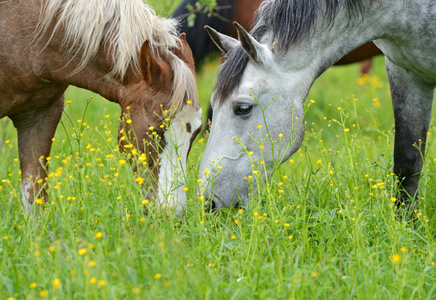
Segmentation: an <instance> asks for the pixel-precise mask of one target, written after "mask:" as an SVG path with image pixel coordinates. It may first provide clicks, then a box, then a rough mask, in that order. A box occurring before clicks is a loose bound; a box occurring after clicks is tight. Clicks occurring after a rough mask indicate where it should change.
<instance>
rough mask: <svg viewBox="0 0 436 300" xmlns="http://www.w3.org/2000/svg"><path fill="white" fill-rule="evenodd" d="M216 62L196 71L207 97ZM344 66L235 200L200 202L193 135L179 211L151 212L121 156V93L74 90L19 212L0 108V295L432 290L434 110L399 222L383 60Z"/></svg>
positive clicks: (242, 295) (326, 79) (13, 149)
mask: <svg viewBox="0 0 436 300" xmlns="http://www.w3.org/2000/svg"><path fill="white" fill-rule="evenodd" d="M216 67H217V63H208V64H206V66H205V68H204V70H203V72H202V73H200V74H198V86H199V91H200V97H201V101H202V106H203V110H204V111H206V107H207V103H208V101H209V95H210V92H211V88H212V85H211V82H212V81H213V77H214V73H215V71H216ZM357 69H358V67H357V66H346V67H336V68H332V69H330V70H329V71H328V72H327V73H326V74H324V75H322V76H321V77H320V78H319V79H318V80H317V82H316V83H315V85H314V87H313V88H312V91H311V93H310V95H309V97H308V99H307V101H306V108H307V112H306V121H307V124H306V136H305V141H304V143H303V147H302V148H301V149H300V150H299V151H298V152H297V153H296V154H295V155H294V156H293V157H292V158H291V159H290V160H288V161H286V162H284V164H283V165H282V166H281V167H280V168H279V169H278V170H277V171H276V172H275V173H274V174H273V176H272V177H270V178H269V179H268V181H267V182H266V183H264V184H263V183H261V181H259V178H260V177H259V176H260V172H263V169H262V164H260V162H259V164H258V165H257V169H256V171H258V173H253V175H252V176H251V178H247V179H246V180H249V181H251V182H254V181H257V182H259V183H260V188H259V190H257V191H256V190H253V191H251V193H252V196H253V197H252V200H251V202H250V203H249V204H248V206H247V207H243V208H236V209H230V208H227V209H222V210H220V211H219V212H217V213H205V212H204V209H203V203H204V199H200V198H199V197H198V196H197V194H196V185H197V177H198V167H199V162H200V159H201V154H202V152H203V150H204V147H205V143H206V142H207V134H205V135H203V134H202V135H201V136H199V137H198V138H197V141H196V142H195V144H194V145H193V147H192V151H191V155H190V158H189V162H188V165H189V174H188V175H187V178H188V179H187V182H186V186H187V187H188V192H187V193H188V199H189V201H188V208H187V212H186V217H185V218H184V220H180V219H177V218H175V217H174V216H172V215H171V214H167V212H165V211H156V210H155V209H154V205H153V204H152V202H151V201H148V200H149V199H144V197H143V196H142V195H141V190H142V189H143V185H140V184H138V183H136V182H135V178H136V174H134V172H133V171H132V169H131V168H129V166H128V164H123V162H122V160H126V156H125V155H121V154H120V153H119V151H118V146H117V142H116V130H117V124H118V117H119V108H118V106H117V105H115V104H113V103H109V102H108V101H105V100H102V99H101V97H100V96H97V95H92V94H91V93H89V92H87V91H83V90H79V89H76V88H70V89H69V90H68V91H67V95H66V99H67V100H68V101H67V104H66V108H65V112H64V116H63V118H62V124H61V125H60V126H59V127H58V130H57V132H56V136H55V141H54V145H53V149H52V153H51V160H50V176H49V179H48V185H49V196H50V202H49V203H47V204H46V205H43V206H45V209H38V214H37V218H34V217H33V216H29V215H25V214H24V213H23V205H22V204H21V200H20V199H21V194H20V192H19V185H20V174H19V171H18V170H19V163H18V161H17V157H18V152H17V146H16V133H15V130H14V128H13V126H12V124H10V122H7V121H6V120H2V121H1V122H2V124H0V125H2V126H3V124H6V125H5V126H6V128H7V129H6V130H4V131H2V136H1V137H0V138H1V139H2V140H1V141H0V142H1V144H2V147H1V148H0V154H1V155H0V157H1V159H0V166H1V167H0V207H1V210H0V256H1V259H0V275H1V280H2V283H3V284H2V285H0V298H1V299H6V298H8V297H16V298H17V299H24V298H29V299H34V298H40V297H42V296H46V297H47V298H50V299H54V298H58V299H65V298H67V299H76V298H77V299H84V298H86V299H123V298H127V299H144V298H150V299H230V298H234V299H266V298H272V299H284V298H290V299H292V298H294V299H332V298H334V299H349V298H363V299H386V298H389V299H403V298H418V299H425V298H427V299H432V298H434V297H435V295H436V265H435V263H436V257H435V254H436V241H435V237H436V232H435V228H436V226H435V225H436V216H435V212H436V199H435V198H436V196H435V195H436V193H435V192H436V184H435V181H434V177H435V175H436V149H435V148H434V141H435V138H434V136H435V134H436V127H435V126H436V123H435V122H434V120H433V123H432V126H431V129H430V133H429V136H428V138H429V141H428V151H427V153H426V159H425V163H424V172H423V177H422V180H421V182H420V183H421V184H420V190H419V192H420V203H419V210H418V211H417V216H418V219H417V221H416V223H415V224H410V223H408V222H407V221H406V219H401V218H398V217H397V216H396V215H397V214H398V212H397V211H396V210H395V208H394V205H393V204H392V203H393V202H392V201H391V198H393V197H394V196H395V181H396V180H395V177H394V176H392V174H391V170H392V164H393V162H392V149H393V141H394V136H393V130H392V128H393V116H392V112H391V111H392V107H391V104H390V96H389V89H388V83H387V80H386V76H385V75H384V71H383V62H382V59H380V58H379V59H377V60H376V64H375V73H374V74H372V75H371V76H367V77H361V76H360V75H359V74H358V71H357ZM91 97H92V98H91ZM311 100H312V101H311ZM256 131H257V128H253V132H256ZM120 162H121V163H120ZM144 184H146V183H144ZM146 211H147V213H145V212H146ZM400 214H401V213H400Z"/></svg>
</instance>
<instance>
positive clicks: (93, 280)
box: [89, 277, 97, 284]
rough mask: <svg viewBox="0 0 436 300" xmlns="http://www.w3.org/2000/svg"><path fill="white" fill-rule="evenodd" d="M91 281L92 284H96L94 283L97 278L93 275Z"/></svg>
mask: <svg viewBox="0 0 436 300" xmlns="http://www.w3.org/2000/svg"><path fill="white" fill-rule="evenodd" d="M89 282H90V283H92V284H94V283H96V282H97V278H95V277H92V278H91V279H90V280H89Z"/></svg>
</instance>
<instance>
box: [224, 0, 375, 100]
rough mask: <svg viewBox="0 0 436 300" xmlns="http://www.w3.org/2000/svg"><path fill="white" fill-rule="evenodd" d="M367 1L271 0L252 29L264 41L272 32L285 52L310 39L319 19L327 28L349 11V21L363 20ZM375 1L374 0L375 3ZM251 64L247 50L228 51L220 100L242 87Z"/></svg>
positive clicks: (259, 14) (259, 13)
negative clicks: (339, 16) (242, 81)
mask: <svg viewBox="0 0 436 300" xmlns="http://www.w3.org/2000/svg"><path fill="white" fill-rule="evenodd" d="M363 1H364V0H269V1H265V2H263V3H262V5H261V7H260V8H259V12H258V16H257V21H256V24H255V26H254V28H253V30H252V31H251V34H252V36H253V37H254V38H255V39H256V40H260V39H261V38H262V36H263V35H264V34H265V33H266V32H267V31H268V32H272V35H273V41H275V42H276V43H277V44H276V45H275V48H274V49H275V51H276V53H278V54H282V53H285V52H286V51H287V50H288V48H289V46H290V45H291V44H295V43H299V42H301V41H302V40H304V39H307V38H309V37H310V36H311V35H312V34H313V31H314V29H315V27H316V25H317V24H318V22H319V21H322V22H323V26H324V28H325V29H328V28H329V27H331V26H332V24H333V22H334V20H335V18H336V16H337V15H338V14H339V13H340V12H341V11H342V10H344V9H345V10H347V12H348V17H349V20H350V21H351V20H354V19H359V17H360V16H361V15H362V11H363V9H364V5H363ZM371 1H372V0H370V2H371ZM247 63H248V56H247V54H246V52H245V51H244V50H243V49H242V48H241V47H240V46H238V47H236V48H235V49H233V50H232V51H231V52H229V53H228V57H227V60H226V61H225V62H224V64H223V65H222V66H221V69H220V70H219V72H218V77H217V82H216V85H215V99H216V100H217V101H218V103H222V102H224V100H225V99H227V98H228V97H229V95H230V94H231V93H232V92H233V91H234V90H235V89H236V88H237V87H238V86H239V84H240V82H241V78H242V74H243V73H244V70H245V68H246V66H247Z"/></svg>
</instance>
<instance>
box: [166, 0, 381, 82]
mask: <svg viewBox="0 0 436 300" xmlns="http://www.w3.org/2000/svg"><path fill="white" fill-rule="evenodd" d="M197 1H198V0H184V1H183V2H182V4H180V6H179V7H178V8H177V9H176V11H175V12H174V14H173V17H174V18H178V17H180V18H182V21H181V30H182V31H183V32H186V34H187V41H188V44H189V46H190V47H191V49H192V53H193V55H194V59H195V61H196V63H197V66H198V65H200V64H201V62H202V61H203V59H204V58H205V57H206V56H207V55H208V54H210V53H211V52H214V51H217V48H216V47H215V44H214V43H213V42H212V40H211V39H210V38H209V36H208V35H207V33H206V31H205V30H204V26H205V25H208V26H211V27H213V28H215V30H217V31H219V32H221V33H224V34H227V35H230V36H231V37H234V38H237V36H238V35H237V32H236V29H235V26H232V23H233V22H234V21H236V22H237V23H239V24H241V25H242V26H243V27H244V28H245V29H246V30H251V29H252V27H253V24H254V23H253V16H255V14H256V11H257V9H258V8H259V6H260V4H261V3H262V2H263V1H264V0H217V1H216V3H217V13H216V14H212V15H207V14H204V13H196V14H195V23H194V26H193V27H189V26H188V22H187V19H186V17H187V16H188V15H189V10H188V9H187V5H192V6H193V7H195V3H196V2H197ZM381 53H382V52H381V51H380V50H379V49H378V48H377V47H376V46H375V45H374V43H372V42H369V43H366V44H364V45H362V46H361V47H358V48H357V49H354V50H352V51H351V52H350V53H348V54H346V55H345V56H344V57H342V58H341V59H340V60H339V61H337V62H336V63H335V65H345V64H351V63H355V62H360V61H361V62H362V64H361V68H360V70H361V73H363V74H364V73H368V72H369V70H370V67H371V60H368V59H369V58H371V57H373V56H375V55H378V54H381Z"/></svg>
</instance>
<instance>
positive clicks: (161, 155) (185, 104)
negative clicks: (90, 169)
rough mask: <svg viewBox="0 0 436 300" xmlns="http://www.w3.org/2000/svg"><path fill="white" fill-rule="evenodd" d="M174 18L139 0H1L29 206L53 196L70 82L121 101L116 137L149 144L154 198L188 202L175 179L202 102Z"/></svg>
mask: <svg viewBox="0 0 436 300" xmlns="http://www.w3.org/2000/svg"><path fill="white" fill-rule="evenodd" d="M176 27H177V21H175V20H171V19H163V18H160V17H158V16H156V14H155V13H154V11H153V10H151V8H150V7H149V6H147V5H146V4H144V3H143V1H142V0H130V1H124V0H106V1H102V0H23V1H1V0H0V95H2V97H1V99H0V101H1V102H0V103H1V105H0V118H2V117H6V116H7V117H9V118H10V119H11V120H12V122H13V124H14V126H15V127H16V129H17V132H18V148H19V159H20V167H21V171H22V187H21V191H22V201H23V204H24V207H25V210H26V212H29V211H30V210H31V206H32V204H33V203H34V201H35V200H37V199H38V200H39V201H37V203H41V202H42V201H47V190H46V185H47V170H48V162H47V159H46V158H47V157H48V156H49V154H50V148H51V145H52V138H53V136H54V134H55V131H56V127H57V125H58V123H59V120H60V118H61V115H62V111H63V105H64V92H65V90H66V89H67V87H68V86H69V85H74V86H77V87H81V88H85V89H88V90H91V91H93V92H96V93H98V94H100V95H102V96H103V97H105V98H106V99H109V100H110V101H113V102H116V103H118V104H119V105H120V106H121V118H120V120H121V121H120V126H119V132H118V138H119V139H120V138H121V137H122V136H123V134H124V135H126V136H127V140H130V143H132V144H133V146H134V147H135V148H136V150H137V152H138V153H144V152H145V153H147V162H148V165H149V166H150V169H149V171H150V172H149V173H148V175H149V176H150V177H151V183H152V184H151V185H152V186H153V190H154V191H153V193H154V195H155V196H156V198H157V202H158V203H157V204H160V205H161V206H163V207H174V208H176V209H177V213H178V214H180V213H181V212H182V210H183V207H184V203H185V195H184V191H183V183H182V184H181V183H180V182H177V181H178V180H179V181H180V180H182V179H181V178H180V176H183V175H181V174H183V173H184V169H185V168H186V157H187V155H188V152H189V148H190V145H191V143H192V141H193V140H194V138H195V136H196V134H197V133H198V131H199V129H200V127H201V108H200V106H199V103H198V96H197V90H196V86H195V74H194V60H193V57H192V52H191V50H190V48H189V46H188V44H187V42H186V39H185V35H184V34H182V35H180V37H178V36H177V35H176ZM168 47H174V51H173V52H171V51H169V50H168V49H169V48H168ZM163 114H166V115H165V116H163ZM169 119H171V120H172V122H169V121H168V120H169ZM164 120H166V121H164ZM164 123H165V124H164ZM162 125H164V126H162ZM165 129H166V130H165ZM156 136H157V138H156ZM121 140H123V139H121ZM155 142H156V143H157V145H156V144H155ZM180 158H182V159H181V160H180ZM137 172H138V176H139V175H143V173H139V170H137ZM144 172H145V171H144Z"/></svg>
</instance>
